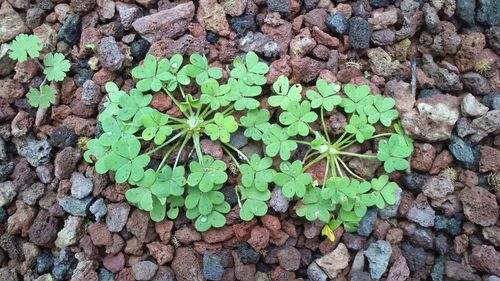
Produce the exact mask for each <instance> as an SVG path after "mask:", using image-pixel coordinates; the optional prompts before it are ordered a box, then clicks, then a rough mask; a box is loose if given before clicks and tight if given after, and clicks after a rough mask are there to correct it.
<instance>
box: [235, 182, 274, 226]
mask: <svg viewBox="0 0 500 281" xmlns="http://www.w3.org/2000/svg"><path fill="white" fill-rule="evenodd" d="M237 188H238V190H239V191H240V193H241V200H242V201H243V204H242V205H241V208H240V218H241V219H242V220H244V221H251V220H252V219H253V218H254V217H256V216H257V217H261V216H263V215H265V214H266V213H267V208H268V207H267V204H266V202H267V201H268V200H269V199H270V198H271V191H269V190H268V189H265V190H259V189H257V188H256V187H255V185H251V186H248V187H243V186H238V187H237Z"/></svg>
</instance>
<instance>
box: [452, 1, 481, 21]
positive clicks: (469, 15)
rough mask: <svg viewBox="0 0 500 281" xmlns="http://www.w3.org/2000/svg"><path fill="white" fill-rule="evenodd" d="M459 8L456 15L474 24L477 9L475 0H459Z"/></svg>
mask: <svg viewBox="0 0 500 281" xmlns="http://www.w3.org/2000/svg"><path fill="white" fill-rule="evenodd" d="M456 5H457V10H456V12H455V15H457V17H458V18H459V19H460V21H462V22H463V23H465V24H466V25H468V26H474V25H475V22H474V10H475V9H476V4H475V2H474V1H470V0H457V4H456Z"/></svg>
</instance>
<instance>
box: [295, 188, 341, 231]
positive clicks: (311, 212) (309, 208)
mask: <svg viewBox="0 0 500 281" xmlns="http://www.w3.org/2000/svg"><path fill="white" fill-rule="evenodd" d="M334 209H335V207H332V204H331V202H330V200H325V199H323V198H322V197H321V189H320V188H318V187H309V188H308V190H307V192H306V193H305V195H304V198H302V206H300V207H299V208H298V209H297V215H298V216H300V217H305V218H306V219H307V220H308V221H315V220H320V221H322V222H325V223H327V222H328V221H330V217H331V216H330V211H332V210H334Z"/></svg>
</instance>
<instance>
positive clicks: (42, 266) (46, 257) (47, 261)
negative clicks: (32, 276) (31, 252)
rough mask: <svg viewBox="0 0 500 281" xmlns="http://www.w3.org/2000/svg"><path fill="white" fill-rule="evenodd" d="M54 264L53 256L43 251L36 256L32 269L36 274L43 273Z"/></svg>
mask: <svg viewBox="0 0 500 281" xmlns="http://www.w3.org/2000/svg"><path fill="white" fill-rule="evenodd" d="M53 265H54V256H52V254H51V253H50V252H44V253H42V254H41V255H39V256H38V257H36V264H35V266H34V270H35V272H36V273H38V274H40V275H41V274H44V273H46V272H48V271H49V270H50V269H51V268H52V266H53Z"/></svg>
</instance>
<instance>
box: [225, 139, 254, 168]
mask: <svg viewBox="0 0 500 281" xmlns="http://www.w3.org/2000/svg"><path fill="white" fill-rule="evenodd" d="M221 143H222V147H224V145H225V146H227V147H229V148H231V149H232V150H233V151H234V152H236V154H238V157H240V158H241V159H243V160H245V162H247V163H248V162H249V161H248V157H247V156H246V155H245V154H244V153H243V152H241V151H240V150H239V149H237V148H236V147H234V146H233V145H232V144H230V143H224V142H221Z"/></svg>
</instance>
